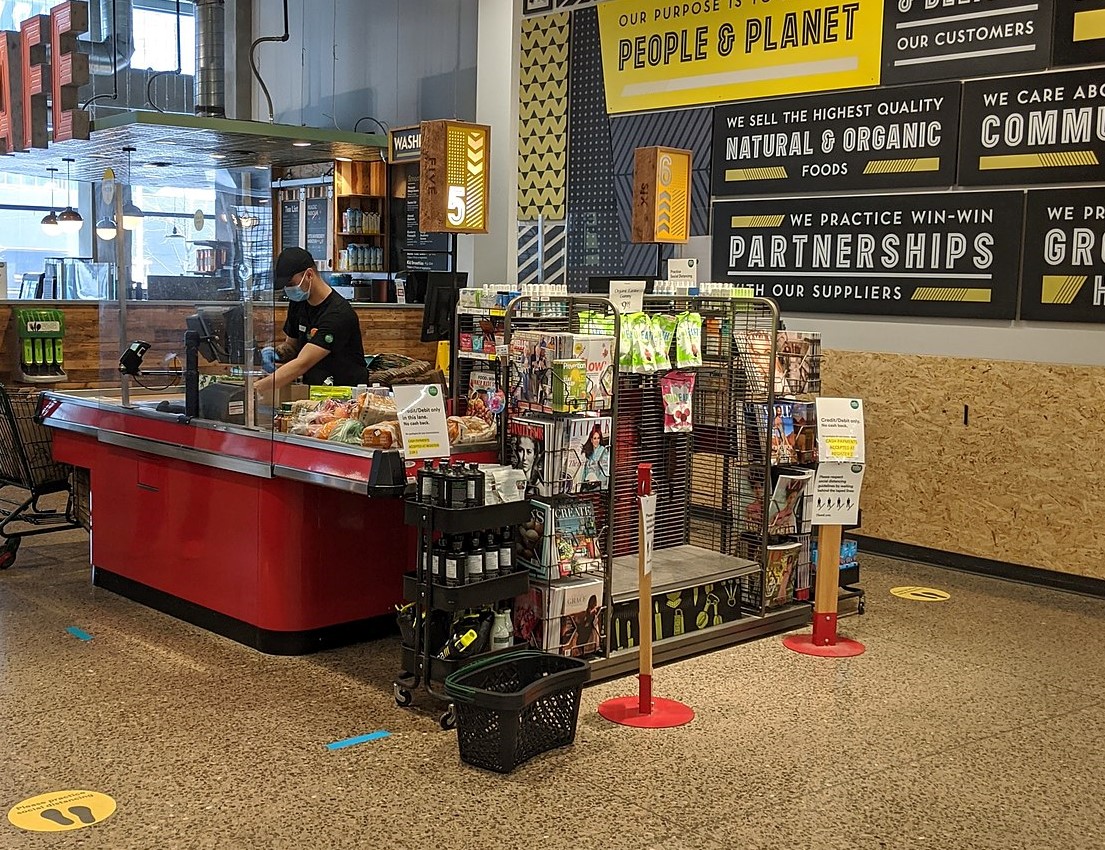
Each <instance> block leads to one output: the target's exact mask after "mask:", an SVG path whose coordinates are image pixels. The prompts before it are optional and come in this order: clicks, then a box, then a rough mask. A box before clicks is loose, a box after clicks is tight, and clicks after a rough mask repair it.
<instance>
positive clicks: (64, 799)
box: [8, 791, 115, 832]
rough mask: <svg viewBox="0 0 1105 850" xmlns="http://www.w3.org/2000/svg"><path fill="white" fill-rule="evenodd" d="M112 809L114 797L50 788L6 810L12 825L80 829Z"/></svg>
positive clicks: (48, 829) (40, 829) (33, 828)
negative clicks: (47, 791)
mask: <svg viewBox="0 0 1105 850" xmlns="http://www.w3.org/2000/svg"><path fill="white" fill-rule="evenodd" d="M114 813H115V800H114V799H112V798H111V797H109V796H108V795H107V794H101V793H100V792H98V791H50V792H49V793H46V794H39V795H38V796H37V797H31V798H29V799H27V800H23V801H22V802H21V803H16V804H15V805H14V806H12V807H11V809H9V810H8V820H9V821H10V822H11V824H12V825H13V826H17V827H19V828H20V829H27V830H30V831H32V832H68V831H69V830H73V829H83V828H84V827H86V826H92V825H93V824H97V823H99V822H100V821H102V820H106V819H107V818H109V817H111V815H112V814H114Z"/></svg>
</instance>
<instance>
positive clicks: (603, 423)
mask: <svg viewBox="0 0 1105 850" xmlns="http://www.w3.org/2000/svg"><path fill="white" fill-rule="evenodd" d="M611 423H612V420H611V418H610V417H609V416H579V417H573V418H572V419H569V420H567V421H566V422H565V425H566V428H565V433H566V435H567V438H566V439H567V445H566V446H565V447H564V455H563V457H564V477H565V479H566V480H567V481H568V482H570V483H569V489H568V492H571V493H587V492H598V491H601V490H606V489H609V487H610V426H611Z"/></svg>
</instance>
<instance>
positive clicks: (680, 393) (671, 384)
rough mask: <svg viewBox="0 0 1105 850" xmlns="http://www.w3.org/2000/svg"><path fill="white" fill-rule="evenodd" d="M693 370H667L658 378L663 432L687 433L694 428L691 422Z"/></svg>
mask: <svg viewBox="0 0 1105 850" xmlns="http://www.w3.org/2000/svg"><path fill="white" fill-rule="evenodd" d="M694 380H695V374H694V372H668V373H667V374H666V375H664V376H663V377H661V378H660V392H661V393H662V395H663V399H664V433H665V434H689V433H690V432H691V431H693V430H694V427H693V423H692V422H691V394H692V393H693V392H694Z"/></svg>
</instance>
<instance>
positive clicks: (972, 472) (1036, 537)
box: [822, 351, 1105, 578]
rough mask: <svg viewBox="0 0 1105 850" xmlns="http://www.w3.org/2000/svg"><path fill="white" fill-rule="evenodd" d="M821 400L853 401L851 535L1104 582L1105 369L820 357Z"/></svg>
mask: <svg viewBox="0 0 1105 850" xmlns="http://www.w3.org/2000/svg"><path fill="white" fill-rule="evenodd" d="M822 395H825V396H851V397H858V398H862V399H863V400H864V413H865V417H866V426H867V462H868V463H867V469H866V471H865V473H864V480H863V492H862V495H861V506H862V508H863V527H862V529H861V532H862V533H863V534H866V535H869V536H871V537H877V538H880V539H884V540H893V541H896V542H900V543H911V544H914V545H917V546H926V547H929V548H933V549H940V550H943V551H947V552H958V553H961V554H965V555H973V556H975V557H981V558H991V559H994V560H998V561H1005V562H1008V563H1015V564H1024V565H1027V566H1033V567H1041V568H1044V569H1049V570H1055V571H1058V572H1063V573H1072V574H1076V575H1082V576H1090V577H1093V578H1105V523H1103V522H1102V521H1101V520H1102V518H1103V517H1105V460H1103V459H1102V458H1103V455H1102V452H1101V451H1100V447H1101V446H1102V445H1105V414H1103V411H1105V368H1101V367H1090V366H1064V365H1055V364H1047V363H1022V362H1012V361H995V360H973V359H961V358H954V357H922V356H911V355H898V354H879V353H872V352H858V351H826V352H825V358H824V363H823V367H822ZM965 410H966V421H964V411H965Z"/></svg>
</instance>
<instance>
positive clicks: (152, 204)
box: [131, 186, 215, 281]
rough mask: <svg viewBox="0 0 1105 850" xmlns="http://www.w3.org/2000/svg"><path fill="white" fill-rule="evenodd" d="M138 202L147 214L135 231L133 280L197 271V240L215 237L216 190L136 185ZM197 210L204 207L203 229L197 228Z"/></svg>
mask: <svg viewBox="0 0 1105 850" xmlns="http://www.w3.org/2000/svg"><path fill="white" fill-rule="evenodd" d="M134 202H135V203H136V204H137V205H138V206H139V208H141V210H142V213H143V217H142V220H141V223H140V224H139V225H138V227H137V228H136V229H135V230H134V234H133V235H134V249H133V254H132V260H131V279H132V280H136V281H147V280H148V279H149V277H150V276H151V275H165V276H169V277H176V276H178V275H190V274H194V273H195V272H196V271H197V269H196V244H195V243H197V242H200V241H203V240H213V239H214V238H215V190H214V189H213V188H212V189H181V188H176V187H172V186H162V187H153V186H136V187H135V188H134ZM196 210H203V215H204V222H203V228H202V229H201V230H196V226H195V222H194V217H195V211H196Z"/></svg>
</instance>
